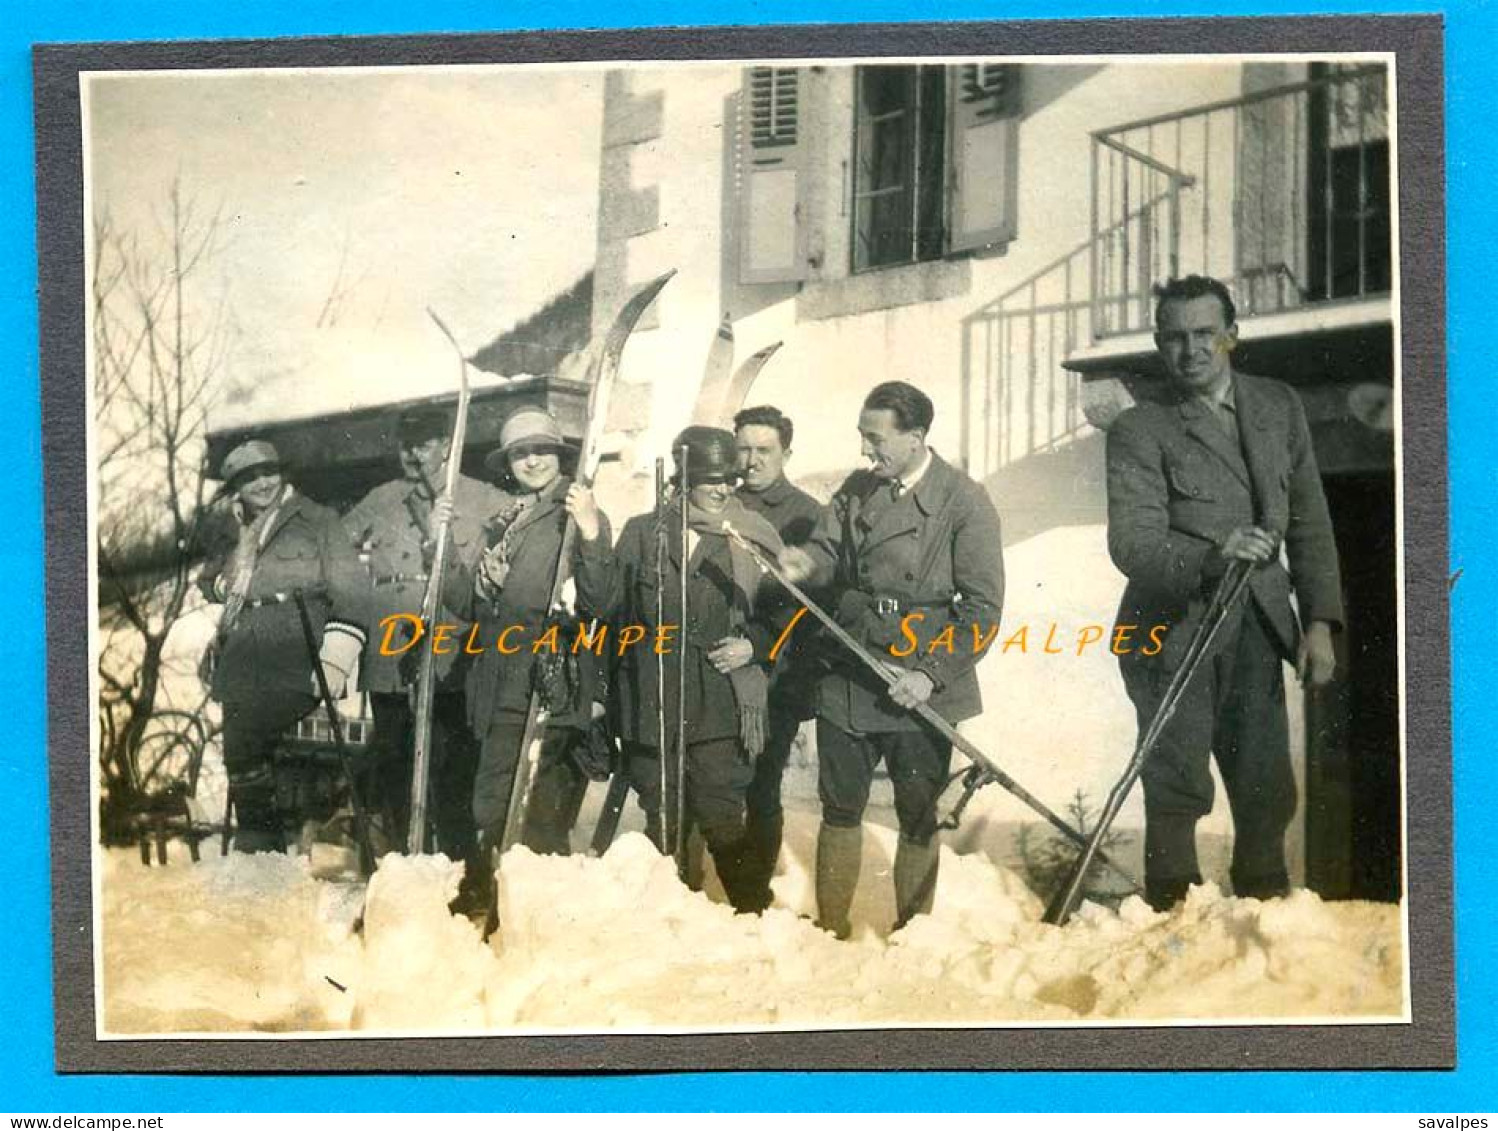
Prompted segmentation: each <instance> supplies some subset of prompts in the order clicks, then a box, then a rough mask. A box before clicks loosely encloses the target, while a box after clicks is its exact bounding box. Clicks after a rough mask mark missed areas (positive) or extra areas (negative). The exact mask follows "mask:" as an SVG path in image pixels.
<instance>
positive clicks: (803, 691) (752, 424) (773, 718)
mask: <svg viewBox="0 0 1498 1131" xmlns="http://www.w3.org/2000/svg"><path fill="white" fill-rule="evenodd" d="M733 434H734V440H735V442H736V443H737V444H738V449H739V468H740V470H741V471H742V472H743V476H744V477H743V479H742V480H741V481H740V483H739V489H738V499H739V501H740V502H742V503H743V504H744V506H745V507H746V508H747V509H748V510H750V511H752V512H753V513H755V514H757V515H759V516H760V517H762V518H764V519H765V520H766V521H767V522H769V524H770V525H771V526H773V527H774V528H775V532H776V533H777V534H779V535H780V540H781V541H782V542H784V543H785V544H786V545H787V546H799V545H800V544H801V543H803V542H805V541H806V540H807V539H808V538H810V537H811V534H812V531H813V530H815V529H816V525H817V521H818V520H819V519H820V518H821V516H822V504H820V503H819V502H817V501H816V500H815V499H814V498H812V497H811V496H810V495H808V494H807V493H806V492H805V491H803V490H801V488H799V487H797V486H796V485H795V484H794V483H792V482H791V481H790V480H789V479H787V478H786V477H785V463H786V460H787V459H789V458H790V454H791V441H792V440H793V439H794V437H795V425H794V424H793V423H792V422H791V419H790V417H788V416H786V415H785V414H784V413H783V412H781V411H780V410H779V409H778V408H774V407H772V406H770V405H759V406H756V407H754V408H746V409H744V411H742V412H740V413H739V414H738V415H737V416H735V417H734V418H733ZM762 599H763V601H764V602H765V605H766V608H765V614H766V616H767V617H768V619H769V620H770V621H771V623H772V625H773V626H774V629H775V636H776V639H779V638H780V636H781V634H782V633H783V632H784V631H785V630H786V629H787V628H789V627H790V624H791V620H792V618H793V617H794V616H795V614H796V610H797V604H796V602H795V601H794V600H793V599H792V598H791V597H790V594H788V593H785V592H784V591H783V590H781V591H776V590H772V591H770V592H768V593H765V594H762ZM812 638H813V633H812V631H811V628H810V627H809V626H808V625H806V624H804V623H803V624H801V626H800V627H798V628H796V629H795V630H793V632H792V638H791V639H790V640H788V641H787V642H786V643H784V644H783V645H782V646H781V649H780V651H779V652H778V653H776V657H775V661H774V663H772V664H771V665H770V722H769V729H768V732H767V733H766V736H765V750H764V753H763V754H761V755H760V756H759V757H758V758H756V759H755V761H754V780H753V781H752V782H750V783H749V795H748V798H747V802H748V825H749V852H750V856H749V871H750V878H751V884H752V886H753V888H754V890H755V893H756V896H755V900H754V910H758V911H762V910H764V909H765V908H767V907H769V906H770V902H771V898H772V897H771V893H770V880H771V879H772V878H773V877H774V875H775V862H776V860H777V858H778V857H779V856H780V841H781V836H782V832H783V829H784V823H785V822H784V814H783V812H782V810H781V805H780V782H781V779H782V778H783V777H784V776H785V765H786V762H787V761H788V760H789V758H790V754H791V745H792V743H793V742H794V741H795V738H796V733H797V731H799V730H800V729H801V723H802V722H803V721H805V720H806V719H810V718H813V717H814V716H815V714H816V691H817V683H816V674H815V671H814V669H813V667H812V665H810V664H808V663H807V662H806V651H805V650H806V646H807V644H808V643H810V642H811V640H812Z"/></svg>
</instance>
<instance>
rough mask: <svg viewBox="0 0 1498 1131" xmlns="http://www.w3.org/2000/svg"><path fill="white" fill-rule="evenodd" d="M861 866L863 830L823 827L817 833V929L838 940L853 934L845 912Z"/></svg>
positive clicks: (857, 828) (848, 909) (848, 906)
mask: <svg viewBox="0 0 1498 1131" xmlns="http://www.w3.org/2000/svg"><path fill="white" fill-rule="evenodd" d="M862 863H863V829H862V828H861V827H854V828H851V829H847V828H840V827H838V826H837V825H828V824H823V825H822V827H821V829H820V830H819V831H818V832H817V926H819V927H821V928H822V929H823V930H824V931H831V932H832V934H833V935H835V936H836V937H838V938H840V939H846V938H849V937H850V936H851V935H852V934H853V924H852V923H851V922H849V919H848V912H849V911H850V910H852V907H853V892H854V890H855V889H857V887H858V869H859V866H860V865H861V864H862Z"/></svg>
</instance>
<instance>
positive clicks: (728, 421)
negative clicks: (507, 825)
mask: <svg viewBox="0 0 1498 1131" xmlns="http://www.w3.org/2000/svg"><path fill="white" fill-rule="evenodd" d="M780 347H781V343H780V342H772V343H771V344H770V345H768V346H765V347H764V348H763V349H759V350H756V351H755V352H754V353H752V354H750V355H749V356H748V357H747V358H745V359H744V361H743V362H742V363H741V364H740V365H739V366H738V368H737V369H735V368H734V365H733V360H734V337H733V325H732V323H731V322H730V321H729V320H728V319H727V318H725V319H724V320H723V321H722V322H721V323H720V324H719V326H718V332H717V334H716V335H715V336H714V338H713V343H712V345H711V346H710V347H709V348H708V353H707V361H706V363H705V364H704V366H703V373H702V382H701V385H700V386H699V388H698V392H697V399H696V401H695V403H694V405H693V408H692V416H691V423H693V424H709V425H712V426H714V427H719V428H731V427H732V425H733V417H734V415H735V414H736V413H737V412H738V411H739V409H741V408H743V407H744V402H745V400H747V399H748V396H749V390H750V389H751V388H753V386H754V382H755V380H756V379H757V378H758V377H759V374H760V371H761V370H762V369H764V367H765V366H766V365H767V364H768V363H769V361H770V359H771V358H773V357H774V356H775V354H776V352H777V351H778V350H779V349H780ZM680 463H681V466H682V467H685V466H686V463H685V459H684V458H683V459H682V460H681V461H680ZM665 478H666V475H665V461H664V460H657V461H656V488H655V498H656V530H657V538H658V543H657V546H656V557H657V565H656V569H657V571H658V573H659V575H660V576H661V577H664V576H665V567H664V564H663V561H662V558H661V555H663V554H664V553H665V552H666V550H665V545H666V543H665V542H664V541H663V539H664V538H665V521H664V520H665V507H666V489H665ZM683 495H684V493H683ZM686 560H687V555H686V518H685V510H683V518H682V562H683V566H682V569H683V590H682V595H681V599H682V607H683V609H685V607H686V592H685V568H686V567H685V562H686ZM664 593H665V587H664V584H660V585H657V587H656V595H657V603H658V604H659V603H660V602H661V601H662V600H663V599H664ZM664 617H665V611H664V609H662V608H659V607H658V608H657V609H656V623H658V624H659V623H661V621H662V620H663V619H664ZM678 671H679V675H680V673H681V672H684V671H685V668H684V666H683V667H680V668H679V669H678ZM656 686H657V687H658V688H662V689H664V688H665V686H666V661H665V657H664V656H660V655H657V657H656ZM679 698H680V703H685V694H684V693H683V694H682V695H681V696H680V697H679ZM680 709H683V708H681V707H680V705H679V710H680ZM665 710H666V707H665V698H664V693H663V694H662V696H661V703H660V704H659V711H660V712H661V714H660V717H659V718H658V719H657V726H656V732H657V733H656V737H657V743H658V745H657V749H659V750H661V751H662V756H661V773H660V788H661V833H660V837H661V843H660V846H659V847H660V849H661V851H662V852H670V853H671V854H672V855H674V856H675V857H676V858H677V861H678V867H680V868H684V867H685V865H684V864H682V861H683V860H684V857H685V854H686V848H685V847H684V843H683V841H684V838H683V835H682V834H683V833H684V832H685V822H682V821H680V820H678V822H677V823H678V825H680V826H682V827H680V828H678V829H677V836H676V837H674V838H670V839H668V838H667V836H666V831H665V830H666V819H665V814H666V797H667V794H668V792H669V790H670V782H669V780H668V778H667V774H666V766H667V762H666V757H665V753H664V752H665V750H666V746H667V738H668V735H667V729H668V728H667V727H666V721H665V714H664V712H665ZM684 730H685V728H684V727H683V726H679V727H678V728H677V734H678V735H682V734H683V733H684ZM683 741H684V740H683ZM684 759H685V749H684V748H683V750H682V751H681V759H680V760H681V762H682V763H683V764H682V767H681V769H680V770H679V772H678V774H677V790H678V793H680V791H681V790H683V789H684V788H685V786H684V784H683V783H684V782H685V767H684ZM628 799H629V776H628V775H627V774H626V773H625V772H624V770H623V768H622V767H621V768H616V769H615V771H614V773H613V774H612V776H611V777H610V779H609V789H608V793H607V795H606V796H605V797H604V802H603V810H602V812H601V813H600V814H599V817H598V824H597V825H596V826H595V827H594V830H593V840H592V843H591V845H590V848H589V851H590V853H591V854H592V855H594V856H602V855H603V854H604V853H605V852H607V851H608V849H609V845H611V844H613V843H614V837H615V835H617V833H618V831H619V820H620V818H621V817H622V816H623V813H624V803H625V802H626V801H627V800H628ZM684 807H685V800H684V798H682V799H679V800H678V802H677V810H676V811H677V813H681V812H682V811H683V809H684Z"/></svg>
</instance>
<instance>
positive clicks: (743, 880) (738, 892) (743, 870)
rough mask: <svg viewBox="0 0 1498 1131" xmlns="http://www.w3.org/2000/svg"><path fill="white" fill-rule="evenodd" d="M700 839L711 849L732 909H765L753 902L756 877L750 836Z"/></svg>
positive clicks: (740, 910)
mask: <svg viewBox="0 0 1498 1131" xmlns="http://www.w3.org/2000/svg"><path fill="white" fill-rule="evenodd" d="M698 843H699V844H704V843H705V845H706V847H707V849H708V850H709V851H710V852H712V854H713V867H714V868H715V869H716V870H717V872H718V880H719V881H720V882H721V883H722V884H723V894H724V895H726V896H727V897H728V902H729V904H730V905H731V906H732V907H733V909H734V910H735V911H737V912H739V913H740V914H754V913H756V912H758V911H760V910H762V909H761V908H758V907H756V906H754V880H753V876H752V875H751V859H750V858H751V851H750V848H749V840H748V838H747V837H744V836H740V837H738V838H737V839H734V840H731V841H727V842H725V841H723V840H721V839H719V838H716V837H715V838H713V840H711V841H704V840H703V838H700V837H699V838H698Z"/></svg>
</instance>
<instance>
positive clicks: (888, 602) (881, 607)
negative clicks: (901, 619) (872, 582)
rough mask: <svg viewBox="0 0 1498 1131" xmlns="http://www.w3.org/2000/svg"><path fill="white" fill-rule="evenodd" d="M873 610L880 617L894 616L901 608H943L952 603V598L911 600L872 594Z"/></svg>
mask: <svg viewBox="0 0 1498 1131" xmlns="http://www.w3.org/2000/svg"><path fill="white" fill-rule="evenodd" d="M873 599H874V611H875V612H876V613H878V614H879V615H880V616H882V617H889V616H896V615H897V614H899V612H900V611H901V610H902V609H944V608H946V607H947V606H948V605H950V604H951V603H952V598H950V597H944V598H943V599H942V600H940V601H912V600H907V599H905V598H902V597H889V596H883V597H881V596H879V595H878V594H873Z"/></svg>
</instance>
